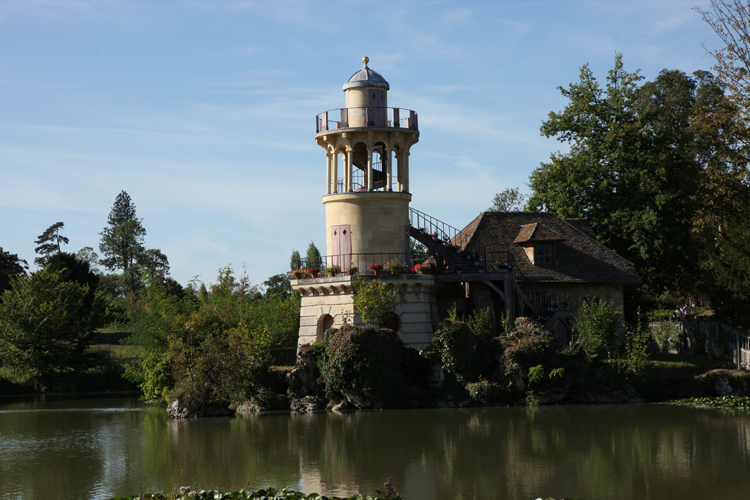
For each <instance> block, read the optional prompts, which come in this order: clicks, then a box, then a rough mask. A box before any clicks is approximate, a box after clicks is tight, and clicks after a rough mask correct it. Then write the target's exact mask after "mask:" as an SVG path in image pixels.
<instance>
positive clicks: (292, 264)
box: [289, 250, 302, 271]
mask: <svg viewBox="0 0 750 500" xmlns="http://www.w3.org/2000/svg"><path fill="white" fill-rule="evenodd" d="M301 267H302V257H301V256H300V254H299V251H298V250H292V256H291V258H290V259H289V270H290V271H294V270H295V269H299V268H301Z"/></svg>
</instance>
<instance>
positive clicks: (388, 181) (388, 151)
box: [383, 147, 393, 191]
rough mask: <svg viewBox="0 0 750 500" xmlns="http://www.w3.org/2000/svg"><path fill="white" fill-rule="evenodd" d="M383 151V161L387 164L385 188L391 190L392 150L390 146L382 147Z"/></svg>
mask: <svg viewBox="0 0 750 500" xmlns="http://www.w3.org/2000/svg"><path fill="white" fill-rule="evenodd" d="M383 151H384V152H385V161H386V165H387V170H386V176H385V190H386V191H393V188H392V185H393V169H392V168H391V166H392V165H393V161H392V157H391V153H392V152H393V150H392V149H391V148H388V147H386V148H383Z"/></svg>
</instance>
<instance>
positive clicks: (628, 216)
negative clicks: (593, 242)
mask: <svg viewBox="0 0 750 500" xmlns="http://www.w3.org/2000/svg"><path fill="white" fill-rule="evenodd" d="M640 80H642V77H641V76H640V75H639V74H638V72H635V73H628V72H626V71H625V70H624V67H623V63H622V56H621V55H620V54H617V55H616V57H615V65H614V68H613V69H612V70H610V72H609V74H608V76H607V83H606V88H605V89H602V88H601V87H600V86H599V84H598V82H597V81H596V78H594V76H593V74H592V73H591V71H590V69H589V67H588V65H585V66H584V67H583V68H581V75H580V81H579V82H578V83H576V84H571V85H570V86H569V87H568V88H567V89H565V88H562V87H560V91H561V93H562V94H563V96H565V97H566V98H568V99H569V104H568V105H567V106H566V107H565V109H564V110H563V111H562V112H558V113H555V112H552V113H550V115H549V119H548V120H547V121H546V122H544V123H543V124H542V129H541V131H542V134H543V135H545V136H547V137H556V138H557V139H558V140H560V141H563V142H567V143H569V144H570V152H569V153H567V154H561V153H555V154H553V155H552V156H551V162H550V163H543V164H542V165H541V166H540V167H539V168H537V169H536V170H535V171H534V172H533V173H532V175H531V180H530V186H531V189H532V196H531V198H530V200H529V202H528V206H529V208H532V209H537V210H540V209H542V210H547V211H551V212H554V213H556V214H558V215H560V216H562V217H586V218H588V220H589V222H590V223H591V225H592V227H593V228H594V230H595V232H596V233H597V235H598V238H599V240H600V241H601V242H602V243H603V244H605V245H607V246H608V247H610V248H612V249H614V250H615V251H616V252H617V253H619V254H620V255H622V256H623V257H625V258H627V259H628V260H630V261H632V262H633V263H634V264H635V265H636V267H637V268H638V270H639V272H640V274H641V277H642V278H643V279H644V281H645V283H646V284H647V285H649V286H650V287H651V289H652V290H655V291H657V292H658V293H661V292H662V291H663V290H664V289H668V290H671V291H678V290H682V289H691V287H692V286H693V284H694V283H695V281H696V273H697V268H698V263H697V262H696V258H695V257H696V248H695V245H694V243H695V240H694V238H692V235H691V229H692V224H693V220H694V217H695V211H696V205H695V195H696V192H697V190H698V185H699V176H700V171H701V169H700V165H699V163H698V161H697V159H696V151H695V143H694V131H693V129H692V128H691V126H692V116H693V112H694V107H695V91H696V83H695V81H694V80H693V79H691V78H690V77H688V76H687V75H685V74H684V73H682V72H680V71H667V70H664V71H662V72H661V73H660V75H659V77H658V78H657V79H656V80H654V81H653V82H648V83H646V84H645V85H643V86H642V87H640V86H639V81H640Z"/></svg>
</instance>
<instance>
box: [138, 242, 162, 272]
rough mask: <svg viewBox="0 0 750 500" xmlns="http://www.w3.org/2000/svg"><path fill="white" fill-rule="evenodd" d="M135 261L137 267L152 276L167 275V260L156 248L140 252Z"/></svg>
mask: <svg viewBox="0 0 750 500" xmlns="http://www.w3.org/2000/svg"><path fill="white" fill-rule="evenodd" d="M136 261H137V262H138V265H140V266H141V267H142V268H143V269H145V270H146V271H147V272H148V273H150V274H152V275H154V276H168V275H169V259H167V256H166V255H164V254H163V253H162V251H161V250H159V249H158V248H149V249H148V250H145V251H143V252H141V253H140V254H139V255H138V256H137V259H136Z"/></svg>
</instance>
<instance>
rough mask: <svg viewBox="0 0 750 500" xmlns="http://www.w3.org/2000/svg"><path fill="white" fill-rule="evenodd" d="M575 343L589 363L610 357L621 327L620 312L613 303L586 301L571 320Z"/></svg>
mask: <svg viewBox="0 0 750 500" xmlns="http://www.w3.org/2000/svg"><path fill="white" fill-rule="evenodd" d="M572 323H573V328H574V329H575V331H576V333H577V335H578V338H577V343H578V345H579V346H580V348H581V349H583V351H584V352H585V353H586V357H587V358H588V360H589V361H593V360H595V359H602V358H603V357H609V358H611V357H612V354H613V352H614V350H615V348H616V346H617V333H618V331H619V330H620V328H621V327H622V310H621V309H620V308H619V307H617V306H616V305H615V304H614V303H613V302H609V301H600V300H588V301H586V302H584V303H583V305H582V306H581V308H580V309H579V310H578V311H577V312H576V315H575V318H573V322H572Z"/></svg>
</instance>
